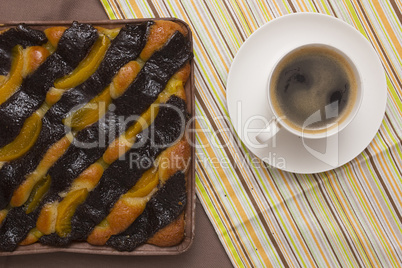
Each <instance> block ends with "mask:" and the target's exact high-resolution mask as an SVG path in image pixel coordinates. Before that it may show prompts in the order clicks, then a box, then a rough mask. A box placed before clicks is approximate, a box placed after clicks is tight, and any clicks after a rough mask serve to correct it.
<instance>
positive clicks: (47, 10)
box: [0, 0, 232, 268]
mask: <svg viewBox="0 0 402 268" xmlns="http://www.w3.org/2000/svg"><path fill="white" fill-rule="evenodd" d="M104 19H107V16H106V13H105V12H104V9H103V8H102V6H101V4H100V1H99V0H0V22H6V21H35V20H36V21H37V20H78V21H84V20H104ZM195 224H196V231H195V239H194V243H193V245H192V247H191V248H190V249H189V250H188V251H187V252H185V253H183V254H181V255H177V256H144V257H143V256H141V257H135V256H134V257H131V256H102V255H87V254H72V253H52V254H39V255H25V256H9V257H0V268H3V267H7V268H9V267H58V268H61V267H74V268H79V267H86V268H88V267H129V266H137V267H208V268H209V267H230V266H232V265H231V262H230V260H229V258H228V256H227V255H226V252H225V250H224V249H223V247H222V245H221V243H220V241H219V239H218V237H217V235H216V233H215V231H214V229H213V227H212V225H211V223H210V222H209V219H208V218H207V216H206V214H205V212H204V210H203V208H202V207H201V205H200V203H199V201H198V200H197V206H196V216H195Z"/></svg>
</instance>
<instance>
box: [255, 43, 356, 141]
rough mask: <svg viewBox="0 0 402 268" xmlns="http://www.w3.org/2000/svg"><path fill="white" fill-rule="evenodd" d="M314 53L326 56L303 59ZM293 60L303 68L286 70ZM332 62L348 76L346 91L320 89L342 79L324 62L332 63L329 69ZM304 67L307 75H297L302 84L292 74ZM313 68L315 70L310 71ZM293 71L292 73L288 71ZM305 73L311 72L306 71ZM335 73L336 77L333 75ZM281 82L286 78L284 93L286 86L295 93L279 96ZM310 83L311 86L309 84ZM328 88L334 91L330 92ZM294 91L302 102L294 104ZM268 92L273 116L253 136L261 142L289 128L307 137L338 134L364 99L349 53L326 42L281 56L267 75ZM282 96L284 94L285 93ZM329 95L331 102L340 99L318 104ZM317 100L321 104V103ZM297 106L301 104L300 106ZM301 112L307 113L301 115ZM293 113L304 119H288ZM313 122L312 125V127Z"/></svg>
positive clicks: (300, 71)
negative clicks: (308, 59)
mask: <svg viewBox="0 0 402 268" xmlns="http://www.w3.org/2000/svg"><path fill="white" fill-rule="evenodd" d="M315 52H316V53H317V55H324V56H325V57H321V58H323V60H322V61H318V60H316V61H312V60H311V61H310V62H309V61H306V60H304V61H303V59H306V58H308V57H310V58H312V57H314V59H321V58H318V56H317V55H315V54H314V53H315ZM309 55H310V56H309ZM312 55H314V56H312ZM326 56H327V57H328V60H325V59H324V58H326ZM303 57H304V58H303ZM292 59H293V62H296V61H297V60H299V61H298V62H304V63H305V65H304V66H305V67H299V68H298V69H287V67H286V66H288V65H289V62H292ZM295 59H297V60H295ZM317 62H318V63H317ZM331 62H337V64H339V66H341V67H340V68H338V69H342V70H343V71H339V74H342V73H345V74H346V75H347V78H348V81H349V82H350V83H349V84H348V85H349V88H348V89H347V90H344V89H340V90H338V91H335V89H330V86H322V87H321V88H320V86H318V85H332V84H333V85H336V84H337V83H338V82H337V81H339V80H341V79H337V78H338V77H339V75H338V73H336V72H330V68H327V65H325V64H326V63H328V65H331V67H332V68H333V66H337V65H333V66H332V63H331ZM307 63H310V64H307ZM330 63H331V64H330ZM320 64H321V65H320ZM294 66H298V65H297V64H295V65H293V67H294ZM314 66H316V67H314ZM289 68H290V67H289ZM303 68H305V69H306V70H308V71H306V73H307V75H304V74H303V75H302V76H300V77H302V79H301V80H302V81H303V83H304V84H303V85H302V84H301V83H299V82H298V81H296V80H297V79H294V77H297V76H298V75H300V74H301V73H303V72H304V71H303ZM327 69H328V70H327ZM338 69H337V70H338ZM312 70H318V71H317V72H313V71H312ZM292 72H294V73H293V74H291V73H292ZM297 72H298V73H297ZM308 72H310V74H308ZM325 72H327V73H325ZM288 73H289V74H288ZM318 73H319V74H318ZM292 75H293V76H292ZM336 75H337V76H336ZM335 76H336V77H337V78H335ZM287 77H289V79H288V80H283V79H282V80H280V79H281V78H287ZM292 79H294V80H292ZM306 80H307V82H306ZM279 81H282V82H279ZM283 81H286V83H288V84H286V85H288V87H284V88H283V89H282V91H281V92H286V90H288V89H289V88H290V89H289V91H292V90H293V91H292V92H294V93H286V94H288V96H289V97H278V96H279V94H278V92H280V91H279V90H280V89H279V90H278V88H280V86H279V84H280V83H282V84H283ZM314 81H315V82H314ZM317 81H318V82H317ZM322 81H324V82H325V81H330V82H331V83H332V84H331V83H330V82H328V83H324V82H323V83H322ZM298 83H299V88H303V89H302V90H300V91H297V90H298V89H297V90H296V89H295V88H297V85H298ZM309 83H310V84H311V85H309ZM339 83H341V82H339ZM310 88H311V89H310ZM346 88H347V84H345V89H346ZM304 89H308V90H304ZM331 90H332V91H333V92H331ZM310 91H311V92H310ZM345 92H347V96H346V97H344V95H345V94H346V93H345ZM326 93H328V94H327V95H328V96H325V97H318V96H324V95H325V94H326ZM281 94H282V93H281ZM292 94H293V95H292ZM295 94H299V95H300V96H302V98H300V99H301V100H302V101H303V103H301V102H299V103H296V102H297V101H295V100H298V98H297V97H296V95H295ZM309 94H310V95H309ZM329 94H332V95H329ZM267 95H268V100H267V101H268V104H269V108H270V109H271V110H272V112H273V115H274V116H273V118H272V119H271V120H270V121H269V123H268V124H267V125H266V127H265V128H264V129H262V130H261V131H260V132H259V133H258V134H257V136H256V140H257V141H258V142H259V143H261V144H264V143H266V142H268V141H269V140H270V139H271V138H272V137H274V136H275V135H277V133H278V132H279V131H280V130H281V129H285V130H286V131H289V132H291V133H293V134H294V135H297V136H300V137H303V138H307V139H322V138H326V137H329V136H332V135H336V134H337V133H339V132H340V131H342V130H343V129H344V128H345V127H346V126H347V125H348V124H350V122H352V120H353V118H354V117H355V116H356V114H357V113H358V111H359V108H360V104H361V101H362V99H363V86H362V83H361V79H360V75H359V72H358V70H357V68H356V66H355V64H354V63H353V61H352V60H351V59H350V57H349V56H347V55H346V54H345V53H344V52H342V51H341V50H339V49H337V48H335V47H333V46H330V45H327V44H319V43H312V44H306V45H303V46H299V47H296V48H294V49H291V50H290V51H288V52H287V53H285V54H284V55H283V56H282V57H280V59H279V60H278V61H277V63H276V64H275V65H274V68H273V69H272V71H271V73H270V74H269V76H268V81H267ZM282 95H283V96H285V95H284V94H282ZM328 97H330V101H332V99H337V98H340V100H339V101H334V102H330V101H328V104H327V105H325V106H324V105H321V102H322V104H324V100H325V101H327V100H326V99H328ZM342 98H343V99H342ZM279 99H281V100H282V101H278V100H279ZM345 99H347V101H345ZM316 100H317V101H316ZM285 102H289V103H285ZM290 103H291V104H290ZM317 103H320V105H321V106H320V105H318V104H317ZM345 103H346V104H345ZM285 104H286V105H285ZM317 105H318V106H317ZM315 106H317V107H320V109H318V110H317V111H315V109H316V108H317V107H315ZM296 107H300V109H299V108H296ZM340 108H342V109H340ZM285 110H289V111H290V110H292V112H287V111H285ZM310 110H311V111H310ZM298 111H300V113H298ZM310 113H311V114H310ZM301 115H309V116H308V117H302V116H301ZM292 116H293V117H298V116H300V117H301V118H303V120H304V119H305V120H304V121H303V122H302V121H300V122H296V121H295V120H293V119H291V118H290V117H292ZM301 122H302V123H301ZM313 125H315V126H314V127H312V126H313Z"/></svg>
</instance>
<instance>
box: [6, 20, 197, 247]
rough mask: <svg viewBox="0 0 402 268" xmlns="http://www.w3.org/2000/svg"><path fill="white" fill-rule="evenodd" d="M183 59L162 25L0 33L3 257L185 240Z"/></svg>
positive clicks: (184, 43) (181, 34)
mask: <svg viewBox="0 0 402 268" xmlns="http://www.w3.org/2000/svg"><path fill="white" fill-rule="evenodd" d="M192 57H193V54H192V49H191V40H190V38H189V33H188V30H187V28H186V27H184V26H183V25H182V24H181V23H177V22H174V21H169V20H152V21H145V22H141V23H140V22H138V23H130V24H127V25H125V26H123V27H117V28H104V27H99V26H96V25H91V24H87V23H78V22H73V23H72V24H71V25H69V26H68V27H65V26H54V27H48V28H46V29H44V30H42V29H34V28H32V27H29V26H26V25H24V24H21V25H18V26H16V27H11V28H8V29H5V30H3V31H1V33H0V129H1V131H0V250H1V251H14V250H16V249H17V248H18V247H23V246H24V245H29V244H33V243H41V244H44V245H49V246H58V247H66V246H68V245H70V244H71V243H72V242H76V241H80V242H86V243H89V244H92V245H96V246H106V247H111V248H114V249H117V250H119V251H132V250H134V249H135V248H137V247H138V246H140V245H142V244H144V243H149V244H153V245H156V246H163V247H166V246H173V245H177V244H178V243H180V242H181V241H182V240H183V238H184V237H185V232H184V230H185V228H184V227H185V224H186V215H185V214H184V208H185V206H186V204H187V195H186V193H187V187H186V185H187V177H188V172H187V171H188V167H189V163H190V158H191V153H190V145H189V143H188V141H187V135H185V129H186V124H187V122H188V119H189V113H188V111H187V96H186V91H185V88H184V87H185V85H186V83H187V81H188V79H189V76H190V69H191V67H190V62H191V59H192Z"/></svg>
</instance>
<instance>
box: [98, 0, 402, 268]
mask: <svg viewBox="0 0 402 268" xmlns="http://www.w3.org/2000/svg"><path fill="white" fill-rule="evenodd" d="M101 2H102V4H103V6H104V7H105V10H106V12H107V13H108V15H109V17H110V18H111V19H122V18H142V17H177V18H180V19H182V20H184V21H186V22H187V23H188V24H189V25H190V26H191V28H192V30H193V34H194V52H195V86H196V92H195V94H196V116H197V121H196V126H197V129H198V130H197V135H196V139H197V144H196V145H197V146H198V147H197V165H196V178H197V180H196V185H197V194H198V197H199V199H200V200H201V202H202V204H203V206H204V209H205V211H206V212H207V214H208V215H209V217H210V220H211V222H212V223H213V225H214V226H215V229H216V231H217V233H218V235H219V238H220V239H221V242H222V244H223V246H224V247H225V249H226V251H227V254H228V255H229V257H230V258H231V260H232V262H233V264H234V265H235V266H238V267H262V266H265V267H269V266H273V267H400V266H402V215H401V212H402V176H401V173H402V151H401V141H402V119H401V118H402V116H401V114H402V67H401V63H402V45H401V44H402V24H401V23H402V4H401V2H400V1H396V0H390V1H385V0H382V1H374V0H373V1H358V0H351V1H347V0H276V1H263V0H249V1H245V0H243V1H242V0H227V1H224V0H207V1H206V0H204V1H195V0H193V1H190V0H189V1H187V0H182V1H180V0H169V1H165V0H148V1H145V0H142V1H139V0H136V1H134V0H101ZM294 12H318V13H324V14H328V15H332V16H335V17H337V18H339V19H342V20H344V21H346V22H347V23H349V24H350V25H352V26H354V27H355V28H356V29H358V30H359V31H360V32H361V33H362V34H363V35H364V36H365V37H366V38H367V39H368V40H369V42H370V43H371V44H372V46H373V47H374V48H375V50H376V51H377V53H378V56H379V58H380V59H381V61H382V64H383V67H384V69H385V72H386V77H387V85H388V102H387V110H386V114H385V117H384V120H383V123H382V125H381V127H380V130H379V132H378V133H377V135H376V137H375V138H374V140H373V141H372V142H371V144H370V145H369V146H368V147H367V148H366V149H365V150H364V152H362V153H361V154H360V155H359V156H358V157H357V158H356V159H354V160H353V161H351V162H350V163H348V164H346V165H344V166H342V167H340V168H337V169H335V170H332V171H329V172H326V173H321V174H314V175H295V174H291V173H286V172H282V171H280V170H277V169H274V168H271V167H269V166H267V165H265V164H264V163H261V162H260V161H258V160H257V159H256V158H255V157H254V156H253V155H251V154H250V153H249V152H248V150H247V148H246V147H245V146H244V145H243V144H242V143H241V142H240V141H239V140H238V139H237V136H236V134H235V133H234V131H233V128H232V126H231V123H230V120H229V119H228V112H227V106H226V91H225V85H226V80H227V76H228V71H229V68H230V64H231V62H232V60H233V58H234V56H235V54H236V52H237V51H238V49H239V48H240V46H241V45H242V43H243V42H244V41H245V40H246V39H247V37H248V36H250V35H251V34H252V33H253V32H254V31H255V30H257V29H258V28H259V27H260V26H262V25H263V24H265V23H266V22H268V21H270V20H272V19H274V18H276V17H279V16H282V15H285V14H288V13H294Z"/></svg>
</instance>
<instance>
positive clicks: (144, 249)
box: [0, 18, 195, 256]
mask: <svg viewBox="0 0 402 268" xmlns="http://www.w3.org/2000/svg"><path fill="white" fill-rule="evenodd" d="M154 20H170V21H174V22H176V23H180V24H182V25H183V26H185V27H186V28H187V30H188V33H189V34H188V37H189V39H190V43H191V46H192V45H193V39H192V34H191V30H190V27H189V26H188V24H186V23H185V22H184V21H182V20H179V19H176V18H161V19H159V18H158V19H131V20H112V21H109V20H101V21H79V22H80V23H88V24H92V25H93V26H101V27H105V28H116V27H122V26H124V25H126V24H139V23H142V22H144V21H154ZM72 22H73V21H43V22H42V21H9V22H0V31H1V30H4V29H7V28H10V27H15V26H17V25H18V24H20V23H25V24H26V25H28V26H30V27H32V28H35V29H40V30H43V29H46V28H49V27H53V26H69V25H71V23H72ZM185 90H186V95H187V111H188V112H189V113H190V115H191V119H190V121H189V124H188V127H187V133H186V135H187V137H188V139H189V143H190V145H191V162H190V166H189V168H188V171H187V200H188V202H187V205H186V207H185V210H184V216H185V237H184V239H183V241H182V242H181V243H180V244H178V245H176V246H172V247H158V246H154V245H150V244H144V245H141V246H139V247H137V248H136V249H135V250H134V251H131V252H120V251H117V250H115V249H113V248H111V247H108V246H93V245H90V244H88V243H86V242H74V243H72V244H71V245H69V246H68V247H50V246H45V245H42V244H40V243H35V244H32V245H27V246H19V247H18V248H17V249H16V250H15V251H13V252H0V256H11V255H23V254H38V253H49V252H75V253H87V254H103V255H129V256H136V255H177V254H180V253H183V252H185V251H187V250H188V249H189V248H190V246H191V244H192V243H193V240H194V234H195V219H194V217H195V147H194V142H195V131H192V130H194V127H195V126H194V120H193V119H192V118H193V117H194V115H195V93H194V90H195V87H194V62H193V60H192V61H191V74H190V78H189V80H188V81H187V83H186V85H185Z"/></svg>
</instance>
